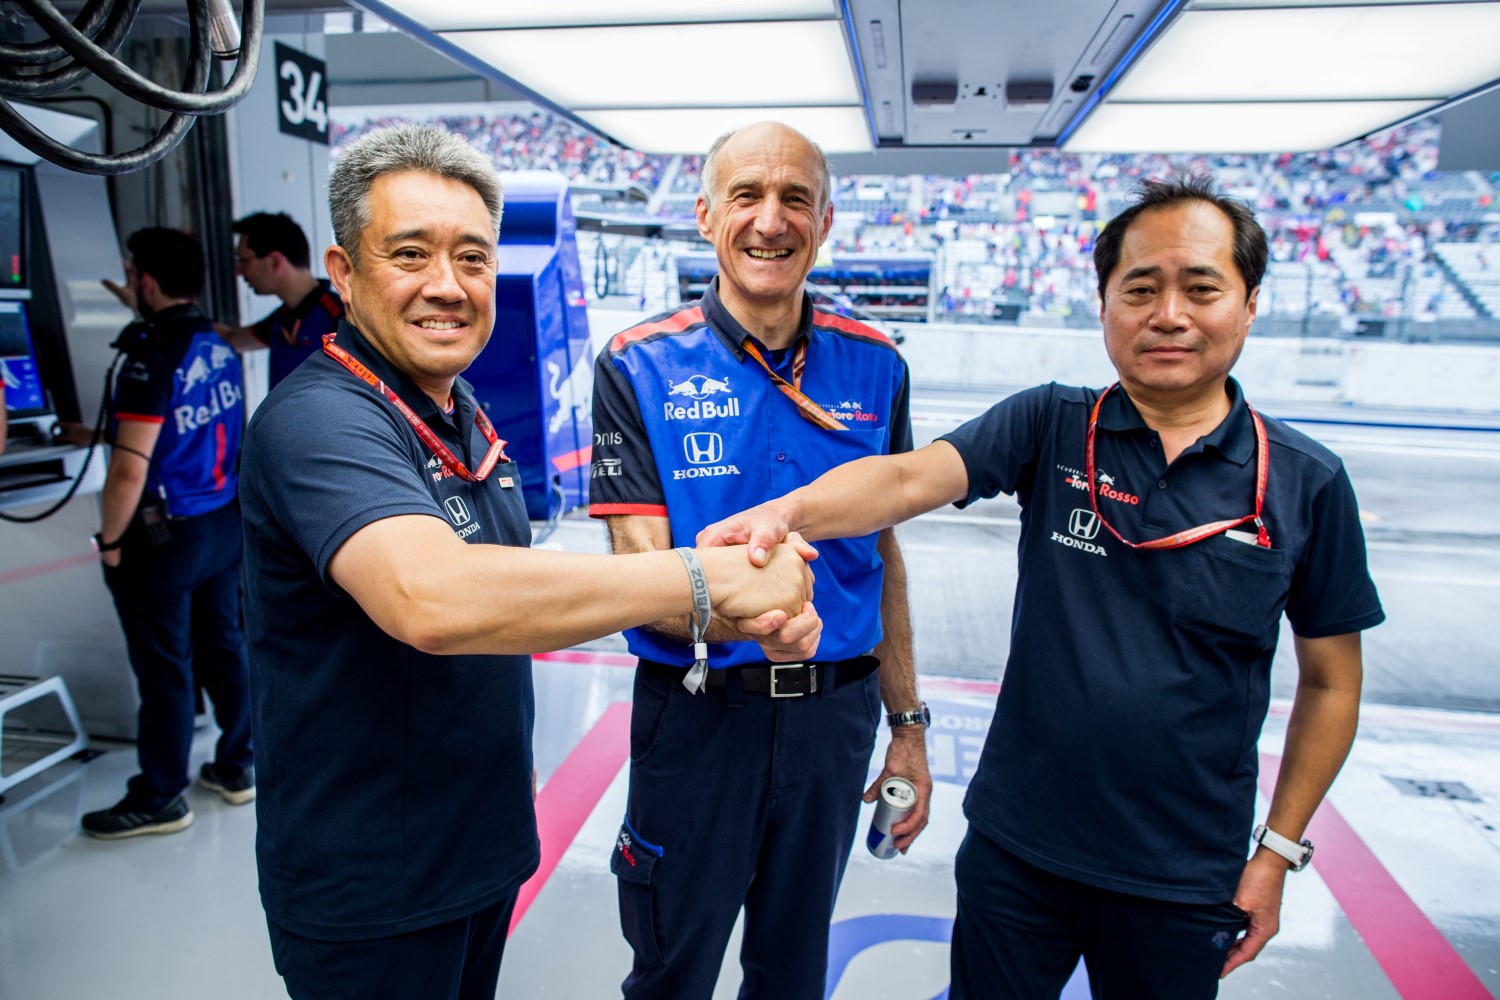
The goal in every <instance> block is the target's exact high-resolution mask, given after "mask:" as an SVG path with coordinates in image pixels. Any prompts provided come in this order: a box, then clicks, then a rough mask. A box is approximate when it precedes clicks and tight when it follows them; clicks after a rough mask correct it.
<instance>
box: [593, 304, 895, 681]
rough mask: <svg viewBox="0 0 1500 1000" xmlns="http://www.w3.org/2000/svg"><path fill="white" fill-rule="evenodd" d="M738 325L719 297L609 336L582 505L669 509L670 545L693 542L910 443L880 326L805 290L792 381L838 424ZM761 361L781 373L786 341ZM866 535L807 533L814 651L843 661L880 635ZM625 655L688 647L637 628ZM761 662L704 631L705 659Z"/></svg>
mask: <svg viewBox="0 0 1500 1000" xmlns="http://www.w3.org/2000/svg"><path fill="white" fill-rule="evenodd" d="M748 336H749V334H748V333H747V332H746V330H745V328H744V327H742V326H741V325H740V324H739V323H738V322H737V321H736V320H735V318H734V317H733V316H731V315H730V314H729V310H727V309H725V308H724V306H723V304H722V303H721V302H720V301H719V297H718V279H717V278H715V279H714V281H713V282H712V283H711V284H710V286H709V288H708V291H707V292H705V293H704V296H703V299H702V301H700V302H696V303H693V304H692V305H690V306H687V307H684V308H683V309H680V310H678V311H676V312H673V313H664V314H662V315H660V316H657V317H654V318H652V319H649V320H647V321H646V322H644V323H642V324H640V325H638V326H635V327H632V328H631V329H629V330H626V331H625V332H624V333H621V334H618V335H617V336H615V337H614V338H613V339H612V340H611V341H610V342H609V344H608V345H607V346H606V347H605V349H604V350H603V351H602V352H601V353H600V355H599V359H598V361H597V363H596V364H595V366H594V451H593V459H594V461H593V469H592V478H591V480H590V484H589V514H590V515H592V516H594V517H605V516H607V515H610V514H645V515H650V516H656V517H670V518H671V524H672V544H673V545H674V546H675V545H692V544H694V540H695V539H696V538H697V536H698V532H699V531H700V530H702V529H703V528H704V527H706V526H707V525H709V524H712V523H713V522H714V521H717V520H719V519H720V518H723V517H726V516H728V515H730V514H733V513H734V512H735V511H738V510H744V509H745V508H746V507H752V506H754V505H755V504H758V503H761V502H762V501H765V500H770V499H772V498H773V497H779V496H781V495H782V494H784V493H788V492H790V491H792V490H794V489H796V488H797V487H799V486H804V485H806V484H807V483H810V482H812V481H813V480H814V479H816V478H817V477H818V476H820V475H822V474H823V473H824V472H827V471H828V470H829V469H831V468H833V467H834V466H837V465H842V464H843V463H845V462H850V461H853V460H854V459H857V458H863V457H865V456H867V455H884V454H889V453H892V452H904V451H910V450H911V445H912V439H911V417H910V390H909V387H908V379H907V370H906V362H905V361H904V360H902V358H901V355H900V354H899V353H898V352H897V351H896V347H895V345H894V344H893V343H891V341H890V340H889V339H888V338H887V337H886V336H885V335H884V334H882V333H880V332H879V331H877V330H875V329H873V328H871V327H868V326H865V325H864V324H863V323H859V322H856V321H854V320H851V319H848V318H847V317H844V316H838V315H835V314H833V313H824V312H818V311H816V310H814V309H813V307H812V300H811V299H810V298H808V297H807V296H805V295H804V296H803V303H802V325H801V329H800V330H799V331H798V334H797V337H798V340H801V341H805V342H806V343H807V354H806V364H805V368H804V371H803V373H802V384H801V388H802V391H803V392H804V393H805V394H806V395H807V396H808V397H809V398H810V399H812V400H813V401H814V402H816V403H818V404H819V405H820V406H822V407H823V409H825V410H827V411H829V412H830V413H832V414H833V415H834V416H835V417H837V418H838V419H839V420H840V421H842V422H843V424H844V426H845V427H847V428H848V430H845V431H831V430H826V429H824V428H822V427H819V426H818V425H816V424H814V423H812V422H810V421H808V420H806V419H805V418H804V417H803V416H802V415H801V411H799V410H798V409H797V407H796V405H795V404H794V403H793V402H792V401H791V400H790V399H788V398H787V397H786V396H785V395H783V394H782V392H781V390H780V389H778V388H777V387H776V385H775V384H774V383H773V382H772V381H771V377H770V376H769V375H768V374H767V373H766V371H765V369H763V368H762V367H761V366H760V363H759V362H757V361H756V360H755V359H754V358H753V357H751V356H750V355H749V354H747V353H746V352H745V350H744V348H743V347H742V346H741V345H742V344H743V343H744V341H745V338H746V337H748ZM762 354H763V356H765V357H766V360H767V363H768V364H771V366H772V367H773V368H774V369H775V370H776V371H777V373H778V374H780V375H781V376H782V377H783V378H785V379H786V380H787V381H788V382H791V381H793V373H792V366H793V359H794V349H788V350H786V351H782V352H776V353H775V354H774V355H773V354H771V353H770V352H767V351H765V350H764V348H762ZM876 537H877V536H876V535H873V534H871V535H866V536H864V537H862V538H846V539H830V540H828V541H823V542H819V543H818V552H819V553H820V555H819V558H818V561H817V563H816V564H815V565H814V567H813V570H814V572H815V573H816V575H817V602H816V603H817V607H818V613H819V615H820V616H821V617H822V618H823V620H824V622H825V623H826V624H825V627H824V631H823V637H822V640H821V641H820V643H819V646H818V655H819V658H820V659H824V660H842V659H848V658H849V657H853V656H860V655H863V654H865V653H868V652H869V651H870V650H871V649H873V648H874V647H875V645H876V644H877V643H878V642H879V641H880V637H881V631H880V595H881V588H882V585H883V580H884V577H883V574H882V572H881V560H880V556H879V554H877V552H876V551H875V541H876ZM625 636H626V639H627V641H628V642H629V645H630V651H631V652H632V653H634V654H635V655H636V656H639V657H643V658H645V659H649V660H656V661H659V662H662V663H670V664H674V665H678V666H683V667H686V666H689V665H690V664H691V663H692V661H693V657H692V646H691V645H689V644H686V643H681V642H677V641H675V640H673V639H670V638H668V637H666V636H663V635H661V634H660V633H657V632H653V631H650V630H648V629H631V630H629V631H627V632H626V633H625ZM764 661H765V656H764V654H762V653H761V651H760V647H759V646H758V645H757V644H755V643H753V642H736V643H713V644H710V647H709V656H708V665H709V667H710V668H715V669H717V668H722V667H731V666H739V665H741V664H745V663H762V662H764Z"/></svg>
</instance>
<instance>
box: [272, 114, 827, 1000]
mask: <svg viewBox="0 0 1500 1000" xmlns="http://www.w3.org/2000/svg"><path fill="white" fill-rule="evenodd" d="M329 200H330V209H331V214H332V219H333V229H334V233H335V234H336V236H337V239H338V245H336V246H333V247H330V248H329V250H328V252H327V255H326V258H325V260H326V263H327V266H328V271H329V274H330V275H331V276H332V278H333V282H334V284H335V285H336V286H337V287H338V289H339V292H340V294H341V295H342V297H343V301H344V303H345V304H346V306H347V308H348V313H347V315H346V317H345V321H344V322H343V323H342V324H341V325H340V327H339V329H338V331H337V335H336V338H335V339H333V340H330V341H329V342H327V344H326V346H325V348H324V351H323V352H322V353H319V354H316V355H314V356H313V357H312V358H311V359H309V360H308V362H307V363H306V364H303V365H301V366H300V367H298V368H297V370H296V371H294V372H293V373H292V374H291V375H290V376H288V377H287V378H286V379H285V380H284V381H283V382H282V383H281V385H279V386H277V388H276V389H275V390H273V391H272V392H271V394H270V395H269V396H268V397H267V399H266V401H265V402H264V403H263V404H262V405H261V406H260V407H259V408H258V409H257V411H256V414H255V418H254V420H252V421H251V424H250V433H249V442H248V445H247V447H246V451H245V471H244V503H245V542H246V556H245V558H246V582H247V587H248V590H247V595H248V606H247V614H246V618H247V621H248V625H249V629H250V651H251V665H252V670H253V676H254V679H255V693H256V698H255V713H254V715H255V733H256V741H257V746H258V748H260V755H261V758H260V765H261V797H260V804H259V807H258V808H259V811H258V817H257V818H258V828H257V840H256V856H257V860H258V862H259V868H260V889H261V899H262V902H263V903H264V905H265V908H266V915H267V918H268V922H269V926H270V935H271V947H272V952H273V954H274V956H275V960H276V968H277V971H278V972H280V973H281V975H282V976H283V977H284V978H285V980H286V984H287V988H288V990H289V992H290V993H291V995H292V996H293V997H296V998H299V1000H302V998H307V997H319V998H322V997H335V996H342V997H401V998H406V997H418V996H420V997H423V998H428V1000H431V998H463V1000H470V998H481V997H482V998H484V1000H492V998H493V997H494V995H495V984H496V980H497V977H498V975H499V969H500V959H501V955H502V952H503V950H504V944H505V934H506V929H507V927H508V925H509V922H510V915H511V910H512V907H513V906H514V904H515V899H516V892H517V891H518V889H519V888H520V886H521V883H522V882H524V881H525V880H526V879H527V878H528V877H529V876H530V875H531V873H532V872H533V871H534V870H535V869H536V866H537V863H538V858H539V845H538V841H537V831H536V819H535V816H534V814H533V811H532V787H533V786H532V757H531V730H532V719H533V699H532V687H531V663H530V660H529V659H528V658H527V656H526V655H524V654H527V653H530V652H533V651H536V650H547V649H556V648H559V647H565V646H569V645H572V644H575V643H578V642H582V641H584V640H586V639H590V638H597V637H599V636H602V635H608V634H610V633H611V632H614V631H617V630H619V629H621V628H625V627H628V626H630V625H635V624H639V623H640V622H643V621H651V620H654V619H657V618H662V617H665V616H667V615H672V614H679V613H683V612H685V611H686V610H687V609H689V608H692V607H693V606H694V598H693V588H692V586H691V582H690V577H689V573H688V572H685V571H684V562H685V561H689V562H690V561H691V560H690V559H689V560H684V559H683V558H680V557H679V554H678V553H673V552H660V553H653V554H650V555H641V556H629V557H624V556H583V555H574V554H567V553H554V552H532V551H530V550H528V549H527V548H526V546H527V545H528V544H529V543H530V540H531V534H530V526H529V524H528V522H527V520H526V510H525V506H524V504H523V502H522V498H521V490H520V480H519V477H518V476H517V474H516V467H515V464H514V463H512V462H511V461H510V460H509V459H507V458H506V457H505V454H504V448H505V442H504V441H503V440H501V439H500V438H499V437H498V435H497V433H496V431H497V429H496V428H492V427H491V426H490V423H489V421H488V419H487V418H485V417H484V416H483V412H482V411H481V410H480V408H479V406H478V404H477V403H476V402H475V399H474V396H473V393H472V391H471V389H470V388H469V386H468V385H467V384H466V383H464V382H463V380H461V379H459V378H458V377H457V376H458V374H459V373H460V372H462V371H463V370H464V369H466V368H467V367H468V366H469V364H470V363H471V362H472V361H473V360H474V358H475V356H476V355H477V354H478V353H479V351H480V350H481V349H482V348H483V347H484V345H485V343H486V342H487V341H488V340H489V337H490V332H491V330H492V328H493V326H494V320H495V312H494V310H495V273H496V263H497V258H496V238H497V235H498V231H499V223H500V186H499V183H498V181H497V180H496V177H495V172H494V168H493V167H492V166H491V165H490V163H489V161H488V160H487V159H486V158H485V157H484V156H483V155H481V154H480V153H479V152H478V151H477V150H475V149H473V148H472V147H470V146H469V145H468V144H467V143H465V142H464V141H463V140H462V139H461V138H459V137H458V136H454V135H449V134H447V133H444V132H440V131H437V130H434V129H429V128H420V127H415V126H406V127H399V128H394V129H387V130H382V131H376V132H372V133H371V134H369V135H367V136H365V137H364V138H362V139H360V140H359V141H358V142H356V143H355V144H353V145H352V146H350V147H349V149H348V150H347V151H346V152H345V153H344V154H343V155H342V156H341V157H340V158H339V161H338V163H337V164H336V165H335V167H334V169H333V172H332V175H331V177H330V179H329ZM498 430H503V428H499V429H498ZM735 554H736V556H737V560H736V559H728V560H726V559H723V558H721V557H720V554H719V553H718V552H708V553H705V554H704V557H703V566H704V569H705V572H706V582H707V585H708V591H709V594H711V595H712V597H713V599H714V600H716V601H718V602H720V603H719V609H720V610H721V611H722V612H723V613H725V614H728V615H730V616H748V615H754V614H760V613H763V612H768V613H767V614H766V616H765V617H764V618H763V619H761V621H760V624H759V625H758V626H757V627H761V628H765V629H774V628H776V627H779V626H780V625H781V624H783V623H784V622H785V621H786V620H787V617H788V616H787V612H786V610H784V609H787V608H790V609H791V610H792V611H793V612H796V611H797V610H799V609H800V608H801V607H802V604H803V601H804V600H805V598H806V596H807V594H808V593H809V592H810V586H811V575H810V573H809V571H808V569H807V567H806V566H805V564H804V563H803V560H802V558H801V556H800V555H799V554H798V553H797V552H796V551H794V550H793V549H792V548H790V547H783V548H781V549H779V550H777V551H776V553H775V554H774V555H773V560H772V562H773V566H772V567H771V571H770V572H758V571H754V570H753V567H751V566H750V563H749V560H748V559H747V558H746V557H745V555H744V553H743V552H741V551H738V550H736V553H735ZM737 563H738V564H737ZM768 609H769V611H768Z"/></svg>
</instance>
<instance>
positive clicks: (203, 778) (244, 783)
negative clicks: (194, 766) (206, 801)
mask: <svg viewBox="0 0 1500 1000" xmlns="http://www.w3.org/2000/svg"><path fill="white" fill-rule="evenodd" d="M198 784H200V785H202V786H203V787H204V788H207V789H209V790H210V791H214V792H218V793H219V794H220V795H221V796H223V798H224V801H225V802H228V803H229V804H230V805H232V806H242V805H244V804H245V803H246V802H251V801H254V799H255V768H253V767H246V768H241V769H240V770H238V771H232V770H230V769H229V768H227V767H220V766H219V765H217V764H215V763H214V762H213V761H209V762H208V763H207V764H204V765H203V770H201V771H199V772H198Z"/></svg>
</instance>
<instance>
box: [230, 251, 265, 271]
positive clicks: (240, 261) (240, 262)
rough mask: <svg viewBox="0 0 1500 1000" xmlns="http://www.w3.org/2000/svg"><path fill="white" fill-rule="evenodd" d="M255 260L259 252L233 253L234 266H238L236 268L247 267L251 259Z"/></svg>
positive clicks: (258, 257) (258, 258) (258, 256)
mask: <svg viewBox="0 0 1500 1000" xmlns="http://www.w3.org/2000/svg"><path fill="white" fill-rule="evenodd" d="M257 260H260V255H259V254H254V253H236V254H235V255H234V266H235V267H238V268H241V269H243V268H247V267H249V266H250V264H251V262H252V261H257Z"/></svg>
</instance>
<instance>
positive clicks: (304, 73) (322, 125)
mask: <svg viewBox="0 0 1500 1000" xmlns="http://www.w3.org/2000/svg"><path fill="white" fill-rule="evenodd" d="M327 79H328V66H327V64H326V63H324V62H323V60H321V59H316V58H314V57H313V56H310V55H308V54H307V53H306V52H298V51H297V50H296V49H293V48H289V47H287V46H285V45H282V44H281V43H280V42H277V43H276V109H277V110H276V119H277V124H278V126H279V127H280V129H281V131H283V132H285V133H286V134H288V135H295V136H298V137H300V138H303V139H306V140H308V141H309V142H321V143H322V144H323V145H325V146H326V145H328V99H327V97H326V96H325V95H324V91H325V89H326V87H327Z"/></svg>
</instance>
